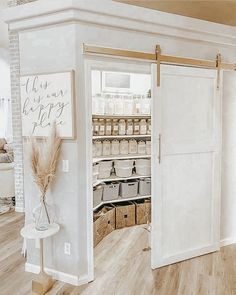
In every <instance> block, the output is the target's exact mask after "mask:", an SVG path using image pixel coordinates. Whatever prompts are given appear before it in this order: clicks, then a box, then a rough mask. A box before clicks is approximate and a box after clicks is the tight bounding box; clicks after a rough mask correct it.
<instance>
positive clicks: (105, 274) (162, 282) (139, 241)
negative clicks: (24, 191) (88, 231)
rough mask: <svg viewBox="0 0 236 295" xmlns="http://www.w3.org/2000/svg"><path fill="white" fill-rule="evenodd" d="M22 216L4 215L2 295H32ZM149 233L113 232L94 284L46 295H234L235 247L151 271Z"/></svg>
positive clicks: (102, 248)
mask: <svg viewBox="0 0 236 295" xmlns="http://www.w3.org/2000/svg"><path fill="white" fill-rule="evenodd" d="M23 218H24V216H23V214H19V213H15V212H11V213H9V214H5V215H2V216H0V295H25V294H30V295H31V294H32V293H31V279H32V278H33V277H34V276H35V275H33V274H30V273H26V272H25V271H24V262H25V261H24V258H23V257H22V256H21V246H22V239H21V237H20V235H19V231H20V229H21V227H23V224H24V221H23ZM148 235H149V234H148V231H147V230H146V229H145V226H135V227H130V228H125V229H122V230H117V231H114V232H113V233H112V234H110V235H109V236H107V237H106V238H105V239H104V240H103V241H102V242H101V243H100V244H99V245H98V246H97V247H96V249H95V276H96V279H95V280H94V281H93V282H92V283H90V284H87V285H84V286H80V287H74V286H71V285H68V284H64V283H61V282H56V283H55V285H54V288H53V289H52V290H51V291H50V292H48V293H47V294H48V295H80V294H82V295H149V294H150V295H234V294H235V295H236V245H231V246H227V247H223V248H221V251H220V252H216V253H213V254H209V255H204V256H201V257H198V258H195V259H191V260H187V261H184V262H181V263H176V264H174V265H171V266H168V267H163V268H161V269H159V270H155V271H152V270H151V269H150V251H148V246H149V244H148V238H149V237H148Z"/></svg>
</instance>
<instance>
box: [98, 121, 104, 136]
mask: <svg viewBox="0 0 236 295" xmlns="http://www.w3.org/2000/svg"><path fill="white" fill-rule="evenodd" d="M99 135H100V136H102V135H105V120H104V119H99Z"/></svg>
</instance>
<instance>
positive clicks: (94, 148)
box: [93, 142, 97, 157]
mask: <svg viewBox="0 0 236 295" xmlns="http://www.w3.org/2000/svg"><path fill="white" fill-rule="evenodd" d="M96 156H97V149H96V144H95V142H93V157H96Z"/></svg>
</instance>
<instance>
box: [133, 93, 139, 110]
mask: <svg viewBox="0 0 236 295" xmlns="http://www.w3.org/2000/svg"><path fill="white" fill-rule="evenodd" d="M133 98H134V111H133V113H134V115H139V114H140V113H141V96H140V95H134V96H133Z"/></svg>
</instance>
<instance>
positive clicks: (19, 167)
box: [8, 0, 36, 211]
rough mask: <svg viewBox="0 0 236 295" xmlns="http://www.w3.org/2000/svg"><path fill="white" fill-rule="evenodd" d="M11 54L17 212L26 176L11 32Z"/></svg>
mask: <svg viewBox="0 0 236 295" xmlns="http://www.w3.org/2000/svg"><path fill="white" fill-rule="evenodd" d="M33 1H36V0H8V6H16V5H21V4H25V3H28V2H33ZM9 53H10V69H11V99H12V126H13V141H14V155H15V192H16V210H17V211H23V210H24V186H23V180H24V174H23V145H22V136H21V134H22V133H21V111H20V87H19V84H20V83H19V82H20V55H19V38H18V33H17V32H9Z"/></svg>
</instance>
